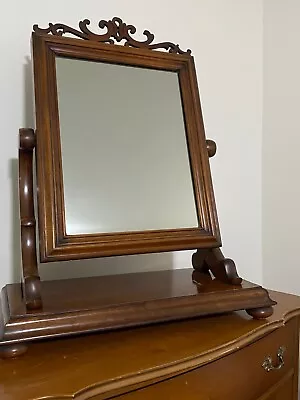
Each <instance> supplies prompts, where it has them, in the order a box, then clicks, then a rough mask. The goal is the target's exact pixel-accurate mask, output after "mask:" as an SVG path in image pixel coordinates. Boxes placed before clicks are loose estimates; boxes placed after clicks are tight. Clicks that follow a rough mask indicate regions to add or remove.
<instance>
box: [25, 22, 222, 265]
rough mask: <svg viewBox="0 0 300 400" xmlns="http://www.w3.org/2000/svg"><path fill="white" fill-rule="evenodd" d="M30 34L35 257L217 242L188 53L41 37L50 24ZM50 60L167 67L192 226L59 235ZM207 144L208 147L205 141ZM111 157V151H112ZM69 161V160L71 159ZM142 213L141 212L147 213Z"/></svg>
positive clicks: (60, 199) (58, 159) (61, 216)
mask: <svg viewBox="0 0 300 400" xmlns="http://www.w3.org/2000/svg"><path fill="white" fill-rule="evenodd" d="M35 31H36V32H37V33H36V32H33V36H32V44H33V61H34V82H35V102H36V126H37V130H36V140H37V143H36V165H37V184H38V187H39V190H38V199H37V200H38V201H37V203H38V216H39V218H38V222H39V243H40V246H39V249H40V256H41V260H42V261H43V262H47V261H57V260H74V259H80V258H82V259H86V258H92V257H102V256H111V255H128V254H142V253H153V252H162V251H173V250H175V251H176V250H184V249H198V248H214V247H217V246H221V240H220V232H219V225H218V220H217V212H216V205H215V199H214V193H213V185H212V179H211V173H210V166H209V158H208V152H207V144H206V138H205V132H204V124H203V118H202V112H201V105H200V98H199V91H198V84H197V77H196V70H195V65H194V59H193V57H192V56H191V55H190V54H188V53H185V54H175V52H173V53H167V52H164V51H152V50H151V49H150V48H151V46H146V45H144V46H136V47H143V48H132V47H128V46H120V45H114V44H110V45H108V44H106V43H99V42H98V39H99V37H95V36H92V35H90V36H88V37H86V39H88V40H79V39H74V38H70V37H62V36H52V35H47V33H46V32H50V31H51V32H55V29H49V30H48V29H46V32H45V31H42V32H41V30H39V29H38V28H37V27H35ZM122 32H124V30H123V31H122ZM110 34H111V31H109V33H108V35H110ZM77 36H78V35H77ZM99 41H100V40H99ZM101 41H102V40H101ZM130 43H132V42H130ZM56 57H68V58H75V59H81V60H87V61H94V62H95V61H96V62H105V63H111V64H119V65H125V66H126V65H127V66H128V65H129V66H132V67H142V68H150V69H157V70H164V71H171V72H174V73H176V74H178V82H179V86H180V93H181V100H182V109H183V117H184V120H185V128H186V139H187V147H188V149H187V150H188V153H189V160H190V167H191V178H192V182H193V188H194V196H195V206H196V209H197V216H198V223H196V224H195V227H192V228H183V227H180V226H179V227H178V229H161V230H144V231H136V232H134V231H131V232H129V231H128V232H126V231H124V232H113V233H107V232H106V233H105V232H104V233H95V234H93V233H91V234H82V235H67V234H66V223H65V205H64V194H63V193H64V188H63V179H62V176H63V171H62V168H63V166H62V155H61V140H60V124H59V110H58V100H57V85H56V70H55V68H56V67H55V58H56ZM81 79H82V80H84V79H85V77H84V76H83V77H81ZM106 96H110V93H106ZM87 101H88V99H87ZM123 106H124V105H123V104H119V103H118V101H117V99H116V109H115V112H116V115H118V107H119V108H122V107H123ZM100 111H101V110H100ZM100 128H101V127H100ZM120 134H122V133H120ZM170 145H171V143H170ZM209 148H210V149H211V146H209ZM211 152H213V149H212V150H210V153H211ZM113 156H115V155H114V154H112V157H113ZM74 161H75V162H76V160H74ZM136 168H141V165H136ZM108 173H109V171H108ZM95 184H96V185H101V182H91V185H95ZM153 190H154V188H153ZM85 196H89V193H88V192H87V193H85ZM124 212H126V210H125V211H124ZM145 212H146V213H147V210H145ZM82 213H83V214H84V210H82Z"/></svg>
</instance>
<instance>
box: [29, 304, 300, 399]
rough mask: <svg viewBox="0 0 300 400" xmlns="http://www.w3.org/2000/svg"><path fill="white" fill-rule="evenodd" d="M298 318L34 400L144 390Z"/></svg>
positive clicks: (289, 315)
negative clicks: (199, 351)
mask: <svg viewBox="0 0 300 400" xmlns="http://www.w3.org/2000/svg"><path fill="white" fill-rule="evenodd" d="M299 315H300V308H297V309H294V310H292V311H290V312H287V313H286V314H285V315H284V317H283V318H282V319H280V320H277V321H273V322H270V323H268V324H266V325H264V326H263V327H257V328H255V329H253V330H252V331H251V332H250V333H248V334H246V335H243V336H241V337H240V338H239V339H238V340H232V341H230V342H228V343H226V344H224V345H222V346H219V347H217V348H215V349H213V350H211V351H208V352H205V353H202V354H201V355H196V356H192V357H188V358H185V359H182V360H180V361H175V362H172V363H169V364H165V365H161V366H159V367H154V368H150V369H146V370H141V371H139V372H135V373H133V374H128V375H124V376H119V377H117V378H115V379H111V380H107V381H103V382H99V383H97V384H93V385H90V386H88V387H86V388H84V389H81V390H80V391H78V392H76V393H74V394H70V395H63V396H59V395H58V396H57V395H54V396H43V397H37V398H35V399H34V400H46V399H47V400H71V399H73V400H88V399H91V398H93V396H96V395H97V396H98V397H97V399H98V398H99V400H100V399H101V400H102V399H103V400H104V399H109V398H112V397H114V396H117V395H122V394H125V393H128V392H131V391H133V390H136V389H139V388H141V387H146V386H149V385H151V384H154V383H159V382H161V381H164V380H166V379H168V378H172V377H175V376H177V375H180V374H183V373H186V372H189V371H191V370H193V369H196V368H199V367H201V366H204V365H206V364H209V363H211V362H212V361H216V360H218V359H220V358H222V357H225V356H227V355H229V354H232V353H234V352H235V351H237V350H239V349H241V348H243V347H245V346H246V345H249V344H252V343H253V342H255V341H257V340H258V339H261V338H262V337H264V336H266V335H267V334H270V333H272V332H273V331H275V330H276V329H278V328H281V327H283V326H284V325H285V324H286V323H287V322H288V321H289V320H291V319H292V318H295V317H298V316H299Z"/></svg>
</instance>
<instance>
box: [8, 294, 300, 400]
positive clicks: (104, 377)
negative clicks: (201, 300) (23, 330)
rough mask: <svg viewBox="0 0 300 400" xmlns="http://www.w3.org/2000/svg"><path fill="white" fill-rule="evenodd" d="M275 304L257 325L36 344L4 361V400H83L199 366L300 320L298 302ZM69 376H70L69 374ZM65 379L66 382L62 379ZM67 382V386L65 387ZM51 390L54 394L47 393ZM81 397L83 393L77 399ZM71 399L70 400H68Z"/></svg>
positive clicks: (232, 321)
mask: <svg viewBox="0 0 300 400" xmlns="http://www.w3.org/2000/svg"><path fill="white" fill-rule="evenodd" d="M270 295H271V298H272V299H273V300H275V301H277V303H278V304H277V305H276V306H275V307H274V314H273V315H272V317H270V318H268V319H267V320H260V321H258V320H253V319H252V318H251V317H249V316H248V315H247V314H246V313H245V312H235V313H230V314H227V315H219V316H213V317H207V318H203V317H202V318H197V319H192V320H187V321H182V322H173V323H163V324H159V325H153V326H148V327H142V328H134V329H126V330H122V331H115V332H110V333H107V332H106V333H98V334H94V335H87V336H81V337H74V338H68V339H59V340H51V341H44V342H38V343H33V344H31V345H30V346H29V350H28V352H27V353H26V354H25V355H23V356H20V357H19V358H16V359H8V360H0V376H1V380H0V397H1V399H2V400H14V399H18V400H23V398H24V400H25V397H22V388H23V389H24V387H26V388H27V390H26V393H27V394H26V400H28V393H29V392H30V393H31V395H32V398H33V399H35V398H39V396H40V397H42V396H47V395H53V388H55V392H57V394H61V393H66V390H67V393H66V397H64V398H65V399H67V398H70V399H71V398H74V397H73V395H74V393H78V396H76V397H75V398H76V399H78V400H80V399H84V398H86V397H84V394H83V393H84V392H82V388H91V386H92V385H95V384H97V385H99V383H100V384H102V385H103V391H104V390H105V388H108V387H109V386H110V385H113V384H114V383H115V381H116V380H118V384H119V385H120V384H121V385H122V382H123V383H124V385H125V384H127V385H128V382H130V380H131V379H132V378H133V377H134V376H135V377H136V376H137V375H138V376H139V377H140V379H144V380H145V379H149V380H151V379H152V378H153V377H155V375H156V374H161V373H162V372H161V371H162V370H163V371H164V373H165V374H167V373H171V372H172V369H174V368H176V369H177V370H179V369H180V370H182V371H184V370H187V369H189V368H190V367H191V365H192V366H201V365H203V364H205V363H208V362H211V361H213V360H215V359H217V358H220V357H222V356H224V355H226V354H230V353H231V352H233V351H235V350H236V349H237V348H241V347H243V346H245V345H247V344H249V343H251V342H253V341H255V340H257V339H259V338H260V337H262V336H264V335H265V334H267V333H269V332H271V331H273V330H274V329H277V328H279V327H280V326H282V325H284V323H285V322H287V321H288V320H289V319H290V318H292V317H293V316H296V315H298V314H300V297H297V296H292V295H286V294H282V293H277V292H270ZM66 372H67V374H66ZM64 377H65V378H64ZM66 380H67V383H66ZM49 390H51V393H50V392H49ZM79 391H81V392H80V393H79ZM68 396H70V397H68Z"/></svg>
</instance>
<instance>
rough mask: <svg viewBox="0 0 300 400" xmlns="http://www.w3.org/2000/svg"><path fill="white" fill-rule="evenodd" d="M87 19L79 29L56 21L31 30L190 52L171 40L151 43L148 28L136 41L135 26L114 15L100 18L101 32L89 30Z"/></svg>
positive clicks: (151, 36)
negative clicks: (140, 39)
mask: <svg viewBox="0 0 300 400" xmlns="http://www.w3.org/2000/svg"><path fill="white" fill-rule="evenodd" d="M90 23H91V22H90V21H89V20H88V19H84V20H83V21H80V22H79V28H80V30H77V29H74V28H72V27H70V26H68V25H65V24H61V23H56V24H52V23H49V26H48V28H40V27H39V26H38V25H34V26H33V31H34V32H36V33H39V34H47V33H52V35H55V36H63V35H65V34H67V33H69V34H72V35H74V36H77V37H79V38H80V39H84V40H92V41H95V42H101V43H108V44H115V42H117V43H120V42H121V41H122V40H124V46H131V47H135V48H146V49H149V50H157V49H164V50H166V51H168V52H169V53H175V54H176V53H177V54H191V50H187V51H183V50H181V49H180V47H179V45H178V44H174V43H171V42H161V43H156V44H154V43H152V42H153V41H154V35H153V33H151V32H149V31H148V30H144V32H143V35H145V36H146V40H144V41H138V40H135V39H134V38H133V37H132V35H134V34H135V33H136V28H135V26H133V25H127V24H126V23H125V22H123V21H122V19H121V18H118V17H114V18H112V19H111V20H109V21H105V20H101V21H100V22H99V24H98V26H99V28H100V29H106V32H105V33H103V34H96V33H93V32H92V31H90V29H89V28H88V25H90Z"/></svg>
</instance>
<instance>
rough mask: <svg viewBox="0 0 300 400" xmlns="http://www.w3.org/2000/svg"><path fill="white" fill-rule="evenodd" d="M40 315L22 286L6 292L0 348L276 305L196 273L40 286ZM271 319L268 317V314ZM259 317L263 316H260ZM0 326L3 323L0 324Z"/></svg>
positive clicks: (256, 292)
mask: <svg viewBox="0 0 300 400" xmlns="http://www.w3.org/2000/svg"><path fill="white" fill-rule="evenodd" d="M41 293H42V304H43V308H42V309H41V310H36V311H35V310H31V311H28V310H26V306H25V304H24V301H23V298H22V292H21V286H20V285H19V284H12V285H7V286H6V287H5V288H4V289H3V291H2V293H1V302H2V312H3V319H4V327H3V335H2V341H1V342H0V351H1V346H3V345H5V344H6V345H8V344H12V343H15V342H20V341H23V340H24V341H26V340H32V339H37V338H42V337H56V336H59V335H70V334H77V333H83V332H85V333H87V332H92V331H96V330H107V329H114V328H121V327H125V326H127V327H128V326H136V325H143V324H149V323H157V322H159V321H167V320H168V321H170V320H178V319H185V318H190V317H195V316H199V315H209V314H218V313H223V312H228V311H233V310H240V309H246V310H248V312H249V313H251V314H255V311H256V310H259V311H260V310H261V309H262V310H263V311H265V312H268V313H269V314H268V315H270V314H271V313H272V312H273V310H272V308H271V306H272V305H273V304H274V302H273V301H272V300H271V299H270V297H269V295H268V292H267V291H266V290H265V289H263V288H261V287H260V286H257V285H254V284H251V283H249V282H246V281H244V282H243V283H242V285H236V286H235V285H232V284H226V283H223V282H220V281H218V280H216V279H215V280H212V279H211V277H210V276H209V275H208V274H201V273H199V272H198V271H194V270H193V269H182V270H169V271H156V272H145V273H135V274H122V275H114V276H102V277H92V278H78V279H69V280H60V281H47V282H42V283H41ZM263 316H266V314H263ZM258 317H260V314H258ZM0 327H1V322H0Z"/></svg>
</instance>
